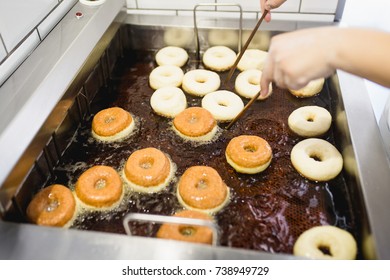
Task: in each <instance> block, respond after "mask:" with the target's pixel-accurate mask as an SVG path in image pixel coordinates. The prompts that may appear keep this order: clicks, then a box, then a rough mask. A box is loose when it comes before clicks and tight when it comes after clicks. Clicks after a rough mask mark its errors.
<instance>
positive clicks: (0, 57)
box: [0, 39, 7, 63]
mask: <svg viewBox="0 0 390 280" xmlns="http://www.w3.org/2000/svg"><path fill="white" fill-rule="evenodd" d="M6 56H7V51H6V50H5V48H4V45H3V43H2V42H1V39H0V63H1V62H2V61H3V59H4V58H5V57H6Z"/></svg>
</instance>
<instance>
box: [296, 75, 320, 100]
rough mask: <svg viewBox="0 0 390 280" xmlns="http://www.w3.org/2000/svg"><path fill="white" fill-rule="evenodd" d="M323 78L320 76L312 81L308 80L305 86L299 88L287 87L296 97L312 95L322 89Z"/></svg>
mask: <svg viewBox="0 0 390 280" xmlns="http://www.w3.org/2000/svg"><path fill="white" fill-rule="evenodd" d="M324 83H325V79H324V78H320V79H316V80H313V81H310V82H309V83H308V84H307V85H306V86H304V87H303V88H301V89H298V90H293V89H289V91H290V92H291V94H293V95H295V96H297V97H311V96H314V95H316V94H318V93H320V91H321V90H322V88H323V87H324Z"/></svg>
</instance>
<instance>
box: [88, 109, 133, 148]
mask: <svg viewBox="0 0 390 280" xmlns="http://www.w3.org/2000/svg"><path fill="white" fill-rule="evenodd" d="M133 128H134V121H133V118H132V116H131V114H130V113H129V112H127V111H125V110H123V109H122V108H119V107H112V108H108V109H104V110H101V111H100V112H98V113H97V114H96V115H95V116H94V117H93V120H92V136H93V137H95V138H96V139H98V140H101V141H107V142H110V141H115V140H119V139H122V138H124V137H126V136H127V135H129V134H130V133H131V131H132V130H133Z"/></svg>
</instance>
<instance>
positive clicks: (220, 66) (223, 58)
mask: <svg viewBox="0 0 390 280" xmlns="http://www.w3.org/2000/svg"><path fill="white" fill-rule="evenodd" d="M235 61H236V53H235V52H234V51H233V50H232V49H229V48H228V47H225V46H215V47H211V48H208V49H207V50H206V51H205V53H204V54H203V64H204V65H205V66H206V67H207V68H209V69H211V70H214V71H217V72H222V71H225V70H229V69H230V68H232V66H233V64H234V62H235Z"/></svg>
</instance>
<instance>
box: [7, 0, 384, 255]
mask: <svg viewBox="0 0 390 280" xmlns="http://www.w3.org/2000/svg"><path fill="white" fill-rule="evenodd" d="M117 2H121V1H110V3H117ZM106 4H107V3H105V4H104V5H103V6H101V7H99V8H98V9H97V10H94V11H93V14H92V15H91V18H90V19H88V17H87V18H86V20H87V22H86V23H85V24H86V26H85V28H81V29H75V30H76V31H77V30H79V31H77V32H80V33H81V34H84V35H85V34H86V32H92V34H91V36H92V37H99V36H98V35H97V34H96V32H97V31H92V30H91V29H93V26H91V25H93V24H92V23H95V24H96V25H97V26H99V27H100V28H101V29H99V34H100V36H101V34H103V32H104V30H105V29H106V28H104V26H105V23H107V24H108V21H109V20H108V19H107V18H106V16H108V15H106V13H105V12H103V11H100V10H99V9H100V8H103V7H104V6H105V5H106ZM118 6H120V5H119V4H118ZM109 10H110V9H109ZM99 11H100V12H99ZM110 11H111V12H110V13H109V14H110V15H112V16H108V18H110V17H111V18H112V19H113V18H114V16H113V14H114V11H112V10H110ZM98 14H99V15H100V16H103V18H105V20H104V23H102V25H100V24H98V23H97V22H96V21H99V17H98V16H97V15H98ZM95 16H96V18H95ZM84 19H85V18H84ZM112 19H111V20H112ZM67 20H69V21H72V19H70V18H65V23H66V21H67ZM90 20H92V22H90ZM176 20H177V21H178V24H177V23H174V22H175V21H176ZM124 22H125V23H127V24H132V25H134V26H137V25H148V26H150V27H151V28H156V27H163V26H164V23H168V25H167V26H170V27H171V26H176V27H186V23H188V24H189V26H191V19H188V20H187V21H186V20H184V21H181V20H179V19H176V18H174V19H168V18H167V17H161V18H160V17H156V16H142V17H140V16H131V15H129V16H127V17H126V18H124ZM65 23H63V24H65ZM68 24H70V23H68ZM90 24H91V25H90ZM208 24H209V25H210V26H213V24H215V23H213V22H212V21H210V22H209V23H208ZM218 24H220V22H218V23H217V25H218ZM316 24H317V23H315V24H314V25H316ZM233 25H234V24H233ZM244 25H245V22H244ZM59 26H61V25H59ZM71 26H72V25H71ZM247 26H253V21H252V22H247ZM298 26H308V23H305V24H304V25H301V24H300V23H291V24H289V23H286V22H275V23H273V24H271V25H266V29H267V30H278V31H288V30H293V29H294V28H297V27H298ZM233 28H236V27H233ZM56 30H57V31H56V32H54V33H53V34H50V35H49V37H51V36H54V37H52V38H53V39H52V40H56V38H57V37H56V35H54V34H57V35H58V36H59V34H62V30H61V27H59V28H58V29H56ZM57 32H58V33H57ZM72 33H73V32H71V34H72ZM72 36H73V39H72V40H73V41H75V42H77V45H73V44H72V43H70V42H69V44H68V47H67V49H66V50H64V49H62V50H61V51H62V52H64V53H65V54H64V57H63V56H61V55H60V56H59V57H57V59H58V65H52V66H51V68H49V69H48V70H47V73H46V74H45V75H43V76H41V74H39V73H37V76H36V77H37V78H39V79H38V81H36V82H35V81H33V79H32V78H31V77H30V76H29V75H25V76H24V77H25V79H24V80H23V79H22V77H21V76H20V75H21V74H22V73H17V75H16V77H14V78H15V79H16V78H17V77H18V76H20V77H19V78H18V81H20V83H21V84H22V86H21V88H23V89H24V91H23V93H20V94H16V97H17V98H18V99H19V103H18V102H16V101H15V102H13V101H12V98H10V97H9V96H8V97H4V94H1V93H2V92H1V91H0V94H1V95H0V99H1V101H3V100H6V101H8V102H7V104H11V105H10V107H11V108H9V109H7V108H5V107H1V112H2V113H3V110H4V111H5V112H9V113H10V114H11V115H10V116H9V118H10V119H8V121H2V122H1V123H0V131H1V135H0V149H1V154H2V155H3V154H4V155H7V157H6V158H5V161H2V162H7V165H8V164H9V163H11V165H14V164H15V163H16V162H17V161H18V159H19V158H20V155H21V153H22V152H23V150H24V149H25V148H26V147H27V146H28V143H29V142H30V141H31V138H32V137H33V136H34V134H35V133H34V131H35V132H36V131H37V130H39V128H40V126H41V125H42V123H43V122H44V121H45V118H46V116H47V115H49V113H50V112H51V110H52V109H53V108H54V107H55V105H56V102H57V101H58V100H59V99H61V96H62V94H63V92H65V91H66V85H65V84H63V83H62V82H59V80H60V79H68V78H69V77H63V76H62V75H61V73H60V74H58V71H59V70H62V71H64V72H63V73H68V72H67V71H66V68H67V67H71V68H72V69H73V70H74V71H73V72H72V73H76V72H77V71H78V69H79V68H80V67H79V65H80V64H83V63H84V61H83V62H79V61H73V59H70V58H69V57H68V56H67V55H70V54H73V55H75V56H76V57H79V56H78V54H77V53H76V51H77V50H78V49H79V47H80V46H83V48H87V49H88V51H91V49H92V46H91V45H92V43H91V42H90V41H89V40H90V38H80V36H75V35H74V34H72ZM82 37H83V36H82ZM87 37H89V36H87ZM59 38H62V37H61V36H60V37H59ZM134 39H136V38H134ZM160 39H161V38H160ZM152 40H155V38H152ZM70 41H71V40H70ZM73 41H72V42H73ZM51 42H52V43H51V44H49V45H48V46H46V47H47V49H45V48H43V47H42V48H43V49H42V50H41V52H42V51H44V50H45V51H46V52H48V50H52V49H53V46H54V47H55V46H57V45H56V44H54V45H53V41H51ZM157 47H158V45H157ZM67 51H69V53H67ZM79 51H80V52H82V55H81V56H88V55H87V54H85V53H84V51H83V50H79ZM41 54H42V53H41ZM31 57H35V59H37V57H38V56H34V54H33V55H32V56H31ZM73 57H74V56H72V58H73ZM65 58H66V59H65ZM29 61H30V63H33V62H36V61H34V60H29ZM71 62H72V63H71ZM70 63H71V65H70ZM73 63H74V64H76V65H74V64H73ZM31 67H33V65H30V66H29V67H27V66H26V68H25V71H27V69H29V70H30V71H33V70H31V69H35V68H31ZM50 69H54V70H53V73H51V72H50ZM23 73H24V72H23ZM72 73H71V74H69V75H72ZM52 75H53V76H52ZM26 77H27V78H26ZM34 77H35V76H34ZM46 78H47V79H48V80H46ZM71 78H72V79H71ZM71 78H69V80H73V78H74V77H73V76H72V77H71ZM42 80H45V81H43V82H42ZM24 81H25V82H26V84H28V85H29V86H28V88H31V86H32V85H31V84H33V85H35V86H34V87H33V88H32V89H33V91H32V92H33V93H32V94H28V93H26V91H27V88H25V87H24V86H23V83H24ZM68 82H69V81H68ZM41 83H43V85H45V87H44V88H45V89H46V90H45V91H42V90H43V89H41V87H40V84H41ZM330 86H331V87H332V88H334V90H335V92H336V96H335V97H336V98H335V100H334V101H333V102H334V103H335V104H334V105H335V106H336V108H337V110H338V111H337V112H338V113H337V116H335V117H336V119H335V120H334V125H335V126H336V128H337V129H338V130H339V131H340V139H339V141H340V147H341V149H342V151H341V152H342V153H343V156H344V160H345V166H344V169H345V173H346V174H348V176H350V177H351V178H352V180H355V181H356V182H357V188H356V189H355V190H353V191H356V193H357V194H358V197H359V198H360V199H359V201H356V202H355V203H357V204H361V206H362V207H361V208H360V212H359V213H358V214H359V215H360V216H361V219H362V221H361V222H362V225H363V229H362V231H363V232H362V233H361V235H362V240H360V242H361V243H362V245H361V249H362V250H363V254H364V256H365V257H367V258H375V257H376V258H380V259H389V258H390V239H389V238H388V236H390V223H389V222H388V219H387V212H388V210H389V206H388V205H389V204H388V201H390V188H389V185H390V166H389V161H388V158H387V157H386V150H385V148H384V145H383V142H382V138H381V136H380V132H379V128H378V126H377V124H376V120H375V116H374V113H373V111H372V108H371V105H370V100H369V97H368V94H367V92H366V88H365V86H364V83H363V80H362V79H360V78H357V77H355V76H352V75H349V74H346V73H344V72H342V71H338V72H337V74H336V75H334V76H333V77H332V79H331V82H330ZM48 89H50V90H48ZM17 92H18V91H17ZM47 92H50V93H51V94H50V96H48V94H47ZM51 95H53V96H51ZM46 99H49V102H48V103H44V104H45V106H46V107H47V108H46V107H45V106H43V104H42V102H43V101H44V100H46ZM73 101H74V100H73ZM0 104H1V105H0V106H3V103H0ZM12 105H14V106H12ZM15 105H20V108H19V107H18V106H15ZM35 105H38V107H37V108H38V112H36V109H35V107H34V106H35ZM12 107H15V108H13V109H12ZM21 107H23V108H21ZM43 107H45V108H43ZM62 114H64V112H63V111H62ZM33 117H34V118H36V121H37V123H36V124H34V122H33V121H32V118H33ZM2 125H3V126H2ZM24 126H32V128H31V129H30V128H25V127H24ZM21 128H23V130H25V131H26V132H27V135H26V138H27V139H23V141H19V140H15V141H11V139H10V138H4V135H6V136H7V135H8V136H9V137H10V136H14V135H17V134H15V133H18V132H19V131H20V130H21ZM10 131H12V132H13V133H14V134H9V133H10ZM5 139H6V140H8V141H5ZM16 145H22V146H19V147H17V146H16ZM10 147H11V148H10ZM7 149H8V150H10V151H7ZM3 152H4V153H3ZM3 158H4V156H3ZM34 160H35V159H32V161H34ZM4 165H5V164H4ZM5 167H6V169H3V163H2V165H1V166H0V168H1V170H2V171H1V172H2V173H1V176H0V179H1V180H0V182H1V183H0V185H1V186H3V182H4V180H5V179H6V177H7V175H8V173H9V171H10V170H11V169H12V168H13V166H5ZM4 170H8V171H7V172H4ZM0 193H1V190H0ZM2 195H4V196H6V197H7V201H9V195H11V196H12V191H11V192H10V194H8V192H7V193H3V194H2ZM3 206H4V204H3ZM0 237H1V238H0V248H1V250H0V258H1V259H295V257H293V256H291V255H283V254H268V253H259V252H255V251H251V250H238V249H232V248H226V247H217V248H214V247H212V246H206V245H194V244H187V243H183V242H176V241H165V240H156V239H154V238H144V237H134V236H132V237H129V236H124V235H118V234H108V233H99V232H94V231H88V232H86V231H80V230H72V229H58V228H47V227H39V226H35V225H30V224H15V223H12V222H7V221H0Z"/></svg>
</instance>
